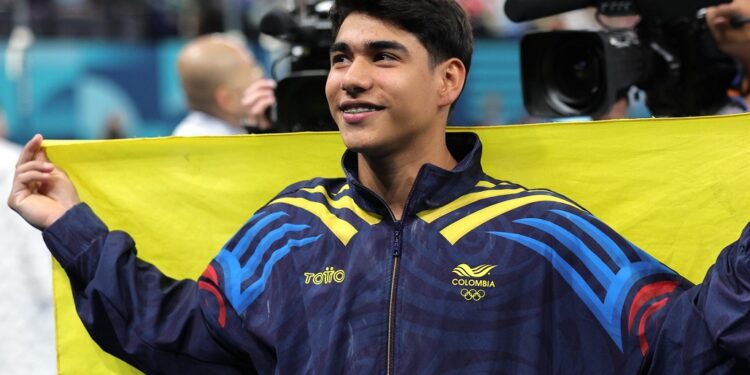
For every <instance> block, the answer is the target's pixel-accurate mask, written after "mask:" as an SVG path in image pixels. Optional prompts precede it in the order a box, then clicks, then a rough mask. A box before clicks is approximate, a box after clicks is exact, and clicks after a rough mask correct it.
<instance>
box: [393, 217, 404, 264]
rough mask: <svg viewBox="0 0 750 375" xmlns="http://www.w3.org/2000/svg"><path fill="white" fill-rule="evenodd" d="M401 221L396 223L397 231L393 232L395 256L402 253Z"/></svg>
mask: <svg viewBox="0 0 750 375" xmlns="http://www.w3.org/2000/svg"><path fill="white" fill-rule="evenodd" d="M401 231H402V226H401V223H398V224H396V231H395V232H394V233H393V256H394V257H398V256H400V255H401Z"/></svg>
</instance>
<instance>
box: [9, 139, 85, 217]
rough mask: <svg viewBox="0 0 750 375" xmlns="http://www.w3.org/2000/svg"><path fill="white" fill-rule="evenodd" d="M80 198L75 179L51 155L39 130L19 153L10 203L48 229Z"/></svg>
mask: <svg viewBox="0 0 750 375" xmlns="http://www.w3.org/2000/svg"><path fill="white" fill-rule="evenodd" d="M78 202H80V199H79V198H78V193H77V192H76V189H75V187H74V186H73V183H72V182H71V181H70V179H69V178H68V176H67V175H66V174H65V172H63V171H62V170H61V169H59V168H57V167H55V166H54V165H53V164H52V163H50V162H49V160H48V159H47V155H46V154H45V153H44V151H43V150H42V136H41V135H39V134H37V135H35V136H34V137H33V138H31V140H30V141H29V143H27V144H26V146H24V148H23V151H21V155H20V156H19V157H18V163H17V164H16V172H15V176H14V177H13V187H12V189H11V191H10V197H8V206H10V208H11V209H13V210H14V211H16V212H17V213H18V214H19V215H21V217H22V218H23V219H24V220H26V221H27V222H28V223H29V224H31V225H33V226H34V227H36V228H37V229H40V230H44V229H47V227H49V226H50V225H52V223H54V222H55V221H57V219H59V218H60V217H61V216H62V215H63V214H64V213H65V212H66V211H68V210H69V209H70V208H71V207H73V206H75V205H76V204H77V203H78Z"/></svg>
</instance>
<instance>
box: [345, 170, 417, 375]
mask: <svg viewBox="0 0 750 375" xmlns="http://www.w3.org/2000/svg"><path fill="white" fill-rule="evenodd" d="M421 175H422V170H420V171H419V173H418V174H417V178H416V179H415V180H414V186H412V188H411V191H409V195H408V196H407V197H406V204H405V205H404V211H403V212H402V214H401V220H396V216H394V215H393V211H391V208H390V207H389V206H388V204H387V203H386V202H385V201H384V200H383V198H381V197H380V196H379V195H377V194H375V193H374V192H373V191H372V190H370V189H369V188H367V187H366V186H364V185H362V184H360V183H359V182H358V181H354V182H353V183H354V184H356V185H357V186H358V187H359V188H362V189H364V190H365V191H367V192H368V193H369V194H370V195H371V196H373V197H375V199H377V200H378V201H380V203H381V204H382V205H383V207H385V208H386V210H388V214H389V215H390V217H391V220H392V221H393V223H394V225H395V227H394V232H393V244H392V247H391V254H392V255H393V268H392V274H391V292H390V297H389V299H388V342H387V343H386V370H385V371H386V375H391V374H393V372H394V363H393V362H394V359H395V357H396V353H394V346H395V344H396V337H395V329H396V290H397V289H396V285H398V268H399V263H400V258H401V250H402V248H403V242H402V237H403V232H404V223H403V218H404V217H406V209H407V207H408V206H409V202H411V196H412V194H414V187H415V186H417V184H416V181H417V180H419V177H420V176H421Z"/></svg>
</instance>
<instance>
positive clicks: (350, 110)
mask: <svg viewBox="0 0 750 375" xmlns="http://www.w3.org/2000/svg"><path fill="white" fill-rule="evenodd" d="M374 111H375V108H370V107H359V108H347V109H345V110H344V113H351V114H356V113H365V112H374Z"/></svg>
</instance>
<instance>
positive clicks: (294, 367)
mask: <svg viewBox="0 0 750 375" xmlns="http://www.w3.org/2000/svg"><path fill="white" fill-rule="evenodd" d="M448 141H449V142H448V143H449V148H450V150H451V152H452V153H453V155H454V157H455V158H456V160H459V164H458V165H457V166H456V168H454V169H453V170H451V171H447V170H442V169H440V168H437V167H435V166H432V165H425V166H424V167H423V168H422V169H421V170H420V172H419V174H418V176H417V179H416V181H415V184H414V187H413V190H412V191H411V194H410V195H409V199H408V201H407V204H406V207H405V210H404V213H403V217H402V219H401V220H395V219H394V217H393V215H392V214H391V213H390V211H389V209H388V207H387V206H386V204H385V203H384V202H383V201H382V200H381V199H380V198H379V197H377V196H376V195H375V194H374V193H372V192H371V191H369V190H368V189H367V188H365V187H364V186H362V185H361V184H360V183H359V182H358V180H357V171H356V155H355V154H352V153H349V152H347V153H346V154H345V155H344V158H343V167H344V171H345V174H346V178H340V179H314V180H310V181H304V182H300V183H297V184H294V185H292V186H290V187H288V188H287V189H285V190H284V191H283V192H281V193H280V194H279V195H278V196H276V197H275V198H274V199H273V200H271V201H270V202H269V203H268V204H267V205H266V206H265V207H263V208H261V209H260V210H259V211H258V212H257V213H255V214H254V215H253V216H252V217H251V218H250V219H249V220H248V222H247V223H246V224H245V225H244V226H243V227H242V228H241V229H240V230H239V232H238V233H237V234H236V235H235V236H234V238H232V239H231V240H230V241H229V242H227V243H226V245H225V246H224V247H223V248H222V249H220V251H219V253H218V255H217V256H216V257H215V258H214V259H213V261H211V263H210V264H209V265H208V266H207V268H206V270H205V272H204V273H203V274H202V275H201V276H200V277H199V278H198V279H197V281H196V280H181V281H178V280H173V279H170V278H169V277H167V276H165V275H163V274H162V273H161V272H160V271H159V270H158V269H157V268H155V267H154V266H152V265H150V264H148V263H146V262H144V261H142V260H140V259H138V258H137V257H136V247H135V243H134V241H133V239H132V238H131V237H130V236H128V235H127V234H126V233H123V232H118V231H112V232H110V231H109V230H108V229H107V228H106V226H105V225H104V224H103V223H102V222H101V221H100V220H99V219H98V218H97V217H96V216H95V214H94V213H93V212H92V211H91V210H90V208H88V206H86V205H85V204H80V205H78V206H76V207H74V208H73V209H72V210H70V211H69V212H68V213H67V214H66V215H65V216H64V217H63V218H62V219H60V220H59V221H58V222H56V223H55V224H54V225H53V226H51V227H50V228H49V229H48V230H47V231H45V233H44V238H45V240H46V242H47V244H48V246H49V247H50V249H51V251H52V253H53V254H54V256H55V257H56V258H57V259H58V260H59V261H60V263H61V264H62V266H63V267H64V269H65V270H66V272H67V273H68V275H69V277H70V281H71V285H72V287H73V293H74V297H75V303H76V307H77V310H78V313H79V315H80V317H81V319H82V321H83V322H84V324H85V325H86V327H87V329H88V331H89V333H90V334H91V336H92V337H93V338H94V339H95V340H96V341H97V342H98V343H99V345H100V346H101V347H102V348H103V349H104V350H106V351H108V352H110V353H112V354H114V355H116V356H118V357H120V358H122V359H123V360H125V361H127V362H129V363H130V364H132V365H134V366H135V367H137V368H139V369H141V370H143V371H144V372H146V373H149V374H180V375H186V374H254V373H260V374H272V373H273V374H466V373H472V374H636V373H649V374H730V373H737V374H742V373H750V367H749V366H748V362H747V359H748V358H750V325H749V324H750V323H749V322H748V318H747V316H748V311H749V310H750V293H748V292H749V291H750V269H749V268H748V259H749V258H748V254H747V247H748V243H749V242H750V231H748V230H746V231H745V233H743V235H742V237H741V238H740V239H739V240H738V241H737V242H736V243H734V244H732V245H730V246H729V247H727V248H726V249H725V250H724V251H723V252H722V254H721V255H720V257H719V259H718V260H717V263H716V265H715V266H714V267H713V268H712V269H711V270H710V271H709V272H708V274H707V275H706V279H705V282H704V283H703V284H702V285H699V286H693V285H691V284H690V283H689V282H688V281H686V280H684V279H683V278H681V277H680V276H679V275H677V274H675V273H674V272H673V271H672V270H670V269H669V268H667V267H666V266H664V265H662V264H661V263H659V262H658V261H656V260H654V259H653V258H651V257H650V256H649V255H647V254H646V253H644V252H643V251H641V250H640V249H639V248H637V247H636V246H634V245H633V244H631V243H630V242H628V241H627V240H625V239H624V238H622V237H621V236H619V235H618V234H617V233H615V232H614V231H613V230H612V229H610V228H609V227H607V226H606V225H605V224H603V223H602V222H600V221H599V220H597V219H596V218H595V217H594V216H592V215H591V214H590V213H589V212H587V211H586V210H585V209H583V208H582V207H580V206H579V205H577V204H576V203H574V202H572V201H571V200H569V199H567V198H565V197H563V196H561V195H558V194H555V193H553V192H550V191H547V190H529V189H526V188H524V187H521V186H519V185H516V184H513V183H510V182H506V181H500V180H496V179H494V178H491V177H489V176H487V175H486V174H484V173H483V171H482V168H481V165H480V156H481V145H480V143H479V141H478V138H477V137H476V136H475V135H473V134H449V135H448Z"/></svg>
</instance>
